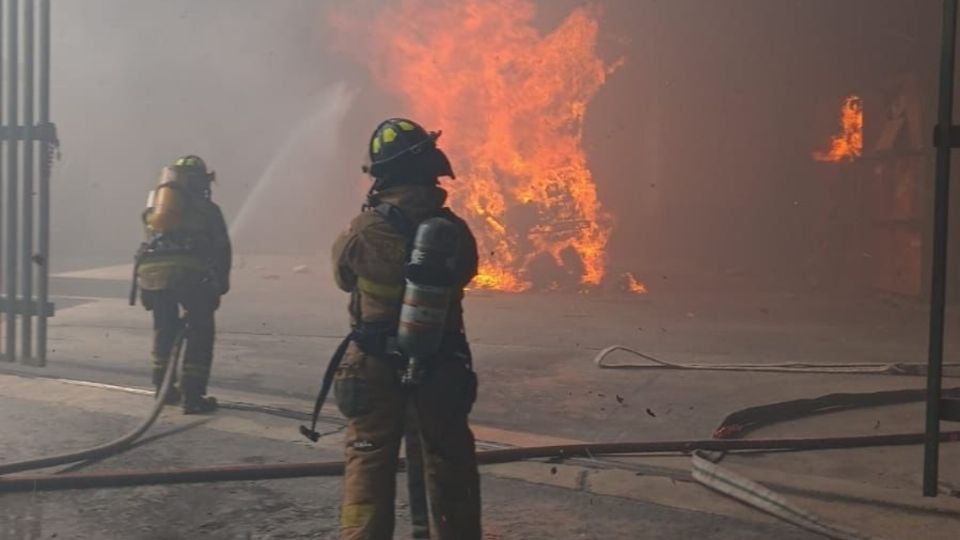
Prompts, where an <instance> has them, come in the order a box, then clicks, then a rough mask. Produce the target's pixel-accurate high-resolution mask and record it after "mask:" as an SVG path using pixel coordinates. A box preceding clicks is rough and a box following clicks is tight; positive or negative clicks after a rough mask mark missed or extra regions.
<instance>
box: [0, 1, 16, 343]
mask: <svg viewBox="0 0 960 540" xmlns="http://www.w3.org/2000/svg"><path fill="white" fill-rule="evenodd" d="M5 1H6V0H0V125H4V124H3V103H4V102H3V97H4V94H5V87H4V85H3V83H4V78H3V73H4V68H5V67H7V64H6V57H5V56H4V55H3V54H4V52H5V51H4V47H3V38H4V26H3V22H4V17H3V14H4V12H5V11H6V10H5V9H4V8H5V7H6V6H5V5H4V2H5ZM3 165H4V162H3V142H2V141H0V296H3V294H5V291H3V261H4V253H3V186H4V184H3V180H4V177H5V174H4V170H5V169H4V168H3ZM11 316H13V314H12V313H0V326H2V325H3V324H5V321H6V320H7V319H8V318H10V317H11ZM0 335H2V332H0ZM2 337H3V338H4V339H5V338H6V336H2ZM2 341H3V340H0V342H2ZM0 361H6V362H13V361H14V359H13V357H9V358H8V357H7V356H6V355H5V354H3V353H2V349H0Z"/></svg>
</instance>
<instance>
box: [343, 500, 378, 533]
mask: <svg viewBox="0 0 960 540" xmlns="http://www.w3.org/2000/svg"><path fill="white" fill-rule="evenodd" d="M373 510H374V505H372V504H345V505H343V508H342V509H341V510H340V527H342V528H344V529H349V528H353V527H363V526H364V525H366V524H367V523H369V522H370V520H372V519H373Z"/></svg>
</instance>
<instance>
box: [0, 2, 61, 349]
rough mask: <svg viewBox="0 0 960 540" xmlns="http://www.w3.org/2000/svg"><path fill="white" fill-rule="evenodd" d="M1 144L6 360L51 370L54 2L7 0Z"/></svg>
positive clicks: (3, 7) (1, 50)
mask: <svg viewBox="0 0 960 540" xmlns="http://www.w3.org/2000/svg"><path fill="white" fill-rule="evenodd" d="M0 147H2V148H0V245H2V249H0V287H2V289H0V290H2V295H0V313H2V316H3V324H2V329H0V332H2V337H3V339H2V343H3V347H2V356H0V358H2V360H4V361H6V362H14V361H16V360H17V359H19V360H20V362H21V363H24V364H30V365H37V366H43V365H44V364H46V359H47V318H48V317H52V316H53V304H51V303H50V302H49V288H48V285H49V267H50V265H49V263H50V169H51V161H52V158H53V153H54V152H55V151H56V148H57V134H56V128H55V127H54V125H53V124H52V123H50V0H22V1H21V0H0ZM18 323H19V324H18ZM34 323H36V335H34ZM18 338H19V339H18ZM18 341H19V345H20V346H19V349H18V347H17V344H18Z"/></svg>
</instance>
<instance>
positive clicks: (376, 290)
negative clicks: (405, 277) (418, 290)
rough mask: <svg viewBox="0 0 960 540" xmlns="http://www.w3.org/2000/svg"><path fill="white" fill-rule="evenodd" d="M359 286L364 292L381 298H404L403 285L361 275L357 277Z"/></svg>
mask: <svg viewBox="0 0 960 540" xmlns="http://www.w3.org/2000/svg"><path fill="white" fill-rule="evenodd" d="M357 288H358V289H360V292H362V293H363V294H369V295H370V296H373V297H375V298H377V299H380V300H400V299H401V298H403V285H389V284H386V283H378V282H376V281H371V280H369V279H367V278H365V277H359V278H357Z"/></svg>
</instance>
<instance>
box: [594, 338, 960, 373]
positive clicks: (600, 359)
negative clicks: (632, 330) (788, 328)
mask: <svg viewBox="0 0 960 540" xmlns="http://www.w3.org/2000/svg"><path fill="white" fill-rule="evenodd" d="M616 351H623V352H626V353H630V354H632V355H634V356H638V357H640V358H642V359H644V360H646V361H647V362H646V363H642V364H641V363H636V362H608V361H606V358H607V356H609V355H610V354H611V353H614V352H616ZM593 363H594V364H596V365H597V367H599V368H604V369H678V370H680V369H682V370H697V371H762V372H771V373H830V374H834V375H923V374H925V373H926V368H927V365H926V364H924V363H919V362H896V363H882V362H852V363H841V364H808V363H804V362H785V363H773V364H703V363H674V362H666V361H664V360H661V359H659V358H657V357H655V356H652V355H649V354H647V353H644V352H641V351H638V350H635V349H631V348H630V347H625V346H623V345H611V346H609V347H607V348H605V349H603V350H601V351H600V352H599V353H597V355H596V356H595V357H594V358H593ZM943 367H945V368H956V367H960V363H957V362H947V363H945V364H943Z"/></svg>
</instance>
